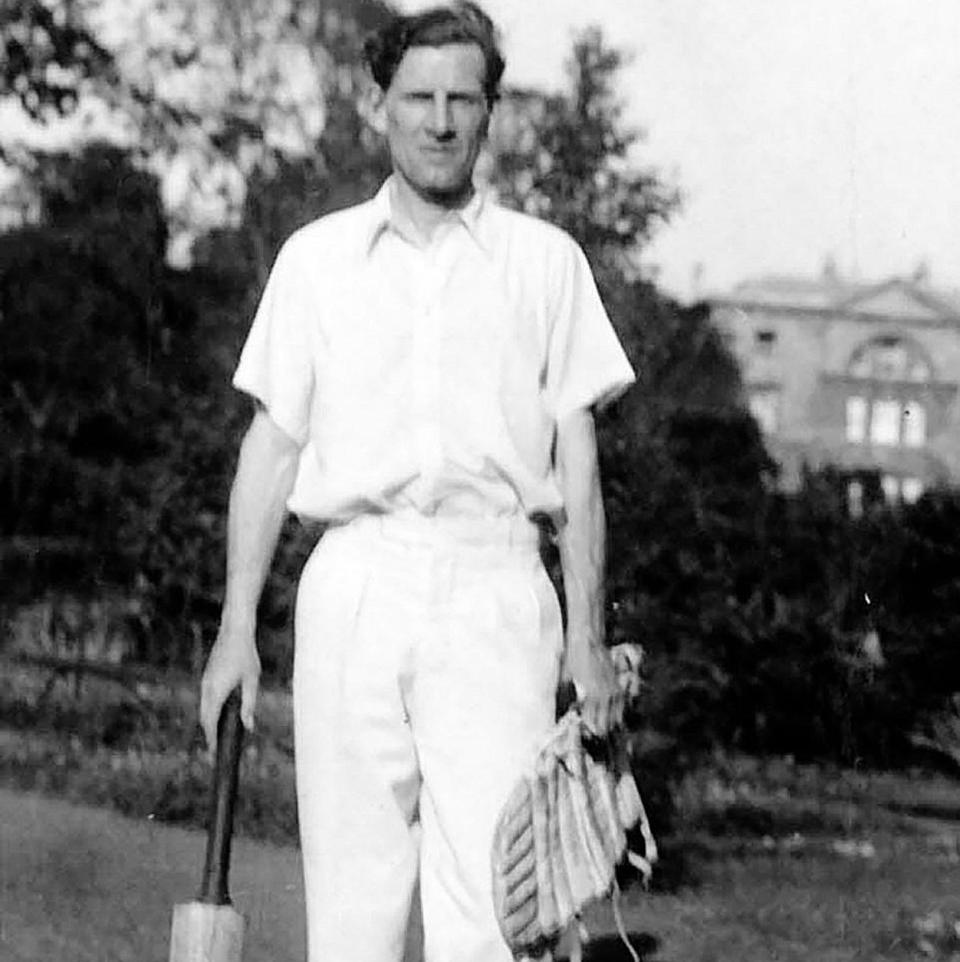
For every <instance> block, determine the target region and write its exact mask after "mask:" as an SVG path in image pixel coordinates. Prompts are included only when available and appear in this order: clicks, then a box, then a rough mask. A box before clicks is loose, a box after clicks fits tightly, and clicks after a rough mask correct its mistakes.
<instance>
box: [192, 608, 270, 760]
mask: <svg viewBox="0 0 960 962" xmlns="http://www.w3.org/2000/svg"><path fill="white" fill-rule="evenodd" d="M237 685H239V686H240V693H241V698H240V720H241V721H242V722H243V727H244V728H246V729H247V731H253V713H254V709H255V708H256V702H257V689H258V687H259V685H260V657H259V655H258V654H257V645H256V640H255V637H254V632H253V631H252V630H250V631H242V632H235V631H227V630H225V629H224V628H223V627H222V626H221V628H220V633H219V634H218V635H217V640H216V642H215V643H214V646H213V648H212V649H211V651H210V657H209V658H208V659H207V664H206V667H205V668H204V670H203V678H202V680H201V682H200V727H201V728H202V729H203V734H204V737H205V738H206V742H207V750H208V752H209V753H210V755H211V756H212V755H213V753H214V752H215V751H216V747H217V723H218V722H219V720H220V712H221V711H222V709H223V704H224V702H225V701H226V700H227V697H228V696H229V694H230V692H231V691H233V689H234V688H236V687H237Z"/></svg>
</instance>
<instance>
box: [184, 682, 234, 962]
mask: <svg viewBox="0 0 960 962" xmlns="http://www.w3.org/2000/svg"><path fill="white" fill-rule="evenodd" d="M242 745H243V724H242V723H241V721H240V689H239V688H238V689H236V690H234V691H233V692H231V694H230V696H229V698H227V700H226V702H225V703H224V706H223V710H222V711H221V713H220V720H219V722H218V724H217V749H216V761H215V762H214V766H213V786H212V790H211V795H210V820H209V824H208V827H207V855H206V859H205V860H204V865H203V879H202V880H201V883H200V893H199V895H198V896H197V897H196V898H195V899H194V900H193V901H192V902H185V903H182V904H180V905H175V906H174V907H173V924H172V926H171V930H170V962H240V960H241V957H242V954H243V916H242V915H241V914H240V913H239V912H238V911H237V910H236V909H235V908H234V907H233V905H232V904H231V902H230V893H229V891H228V876H229V874H230V841H231V836H232V834H233V809H234V802H235V801H236V798H237V776H238V772H239V769H240V750H241V747H242Z"/></svg>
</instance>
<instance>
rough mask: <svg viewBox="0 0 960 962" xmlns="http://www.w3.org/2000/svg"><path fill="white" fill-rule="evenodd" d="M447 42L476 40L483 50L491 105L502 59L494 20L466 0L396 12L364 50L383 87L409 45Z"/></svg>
mask: <svg viewBox="0 0 960 962" xmlns="http://www.w3.org/2000/svg"><path fill="white" fill-rule="evenodd" d="M448 43H475V44H476V45H477V46H478V47H479V48H480V50H481V51H482V52H483V60H484V63H485V65H486V71H485V74H484V78H483V93H484V96H485V97H486V98H487V105H488V106H493V104H494V102H495V101H496V100H497V99H498V98H499V96H500V78H501V77H502V76H503V68H504V66H505V62H504V59H503V56H502V54H501V53H500V48H499V44H498V38H497V30H496V27H494V25H493V21H492V20H491V19H490V18H489V17H488V16H487V15H486V14H485V13H484V12H483V10H481V9H480V7H478V6H477V5H476V4H475V3H471V2H469V0H459V2H457V3H450V4H447V5H444V6H437V7H431V8H430V9H429V10H424V11H423V12H422V13H416V14H411V15H410V16H404V15H403V14H397V16H395V17H394V18H393V19H392V20H391V21H389V22H388V23H387V24H386V25H385V26H384V27H382V28H381V29H380V30H378V31H377V32H376V33H374V34H371V35H370V36H369V37H368V38H367V40H366V42H365V43H364V45H363V54H364V58H365V59H366V61H367V64H368V65H369V67H370V72H371V73H372V74H373V79H374V80H375V81H376V82H377V86H379V87H380V89H381V90H384V91H386V90H387V88H388V87H389V86H390V84H391V83H392V82H393V75H394V74H395V73H396V72H397V67H399V66H400V61H401V60H403V55H404V54H405V53H406V52H407V51H408V50H409V49H410V48H411V47H441V46H443V45H444V44H448Z"/></svg>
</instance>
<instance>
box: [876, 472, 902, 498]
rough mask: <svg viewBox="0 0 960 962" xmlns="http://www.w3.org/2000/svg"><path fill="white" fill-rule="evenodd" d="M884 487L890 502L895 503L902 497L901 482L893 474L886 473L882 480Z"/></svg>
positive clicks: (884, 492) (881, 483)
mask: <svg viewBox="0 0 960 962" xmlns="http://www.w3.org/2000/svg"><path fill="white" fill-rule="evenodd" d="M880 487H882V488H883V496H884V497H885V498H886V499H887V503H888V504H895V503H896V502H897V501H898V500H899V498H900V482H899V480H898V479H897V478H895V477H894V476H893V475H892V474H885V475H884V476H883V478H882V479H881V481H880Z"/></svg>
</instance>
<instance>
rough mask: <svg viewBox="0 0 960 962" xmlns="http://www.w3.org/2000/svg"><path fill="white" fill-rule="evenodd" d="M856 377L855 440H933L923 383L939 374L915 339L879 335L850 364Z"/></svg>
mask: <svg viewBox="0 0 960 962" xmlns="http://www.w3.org/2000/svg"><path fill="white" fill-rule="evenodd" d="M847 376H848V378H849V379H850V380H851V381H852V382H853V383H852V384H851V385H850V391H849V394H848V395H847V398H846V438H847V441H848V442H849V443H851V444H866V443H869V444H876V445H882V446H896V445H904V446H906V447H913V448H919V447H923V446H924V445H925V444H926V443H927V411H926V409H925V407H924V405H923V403H922V402H921V401H920V398H921V397H922V391H921V388H922V386H923V385H924V384H926V383H928V382H929V381H931V380H933V368H932V365H931V364H930V361H929V360H928V359H927V357H926V355H925V354H924V353H923V351H922V350H921V349H920V348H919V347H918V346H917V345H916V344H914V343H913V342H912V341H910V340H907V339H906V338H900V337H895V336H889V335H888V336H884V337H877V338H874V339H873V340H871V341H868V342H867V343H866V344H863V345H861V346H860V347H859V348H857V350H856V351H854V352H853V355H852V356H851V358H850V363H849V364H848V365H847Z"/></svg>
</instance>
